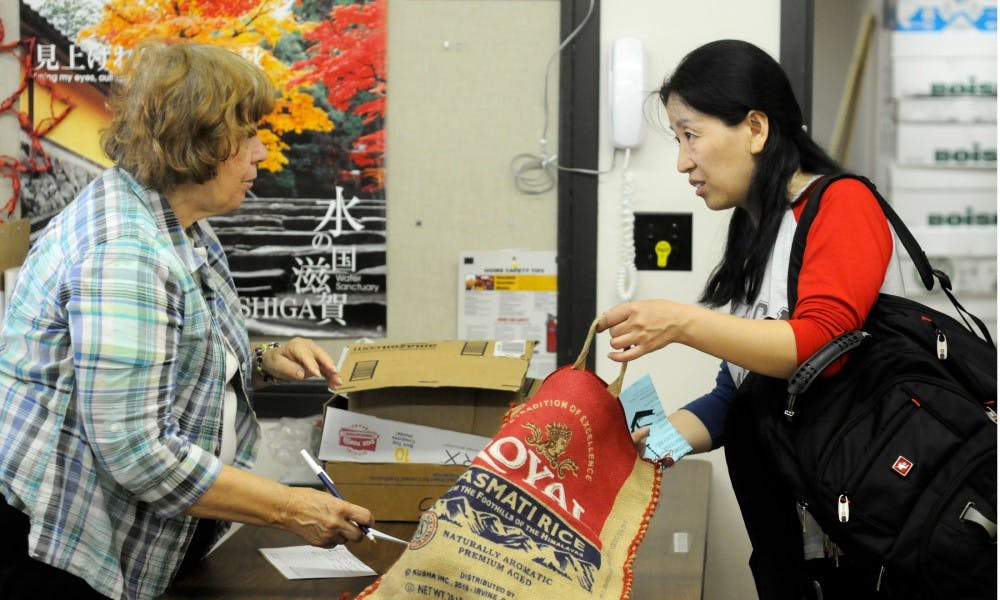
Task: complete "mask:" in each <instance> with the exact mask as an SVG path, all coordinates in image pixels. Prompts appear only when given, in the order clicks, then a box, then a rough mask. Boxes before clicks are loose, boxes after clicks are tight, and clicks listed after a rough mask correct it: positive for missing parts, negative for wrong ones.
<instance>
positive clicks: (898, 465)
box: [892, 456, 913, 477]
mask: <svg viewBox="0 0 1000 600" xmlns="http://www.w3.org/2000/svg"><path fill="white" fill-rule="evenodd" d="M911 469H913V462H911V461H910V459H908V458H906V457H905V456H900V457H899V458H897V459H896V462H895V463H894V464H893V465H892V470H893V471H895V472H897V473H899V474H900V475H902V476H903V477H906V476H907V475H909V474H910V470H911Z"/></svg>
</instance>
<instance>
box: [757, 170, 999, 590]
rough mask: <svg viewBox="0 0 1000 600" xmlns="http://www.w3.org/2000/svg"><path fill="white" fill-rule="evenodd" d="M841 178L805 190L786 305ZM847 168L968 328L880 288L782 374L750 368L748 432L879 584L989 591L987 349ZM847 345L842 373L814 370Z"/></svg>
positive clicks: (992, 369) (993, 585)
mask: <svg viewBox="0 0 1000 600" xmlns="http://www.w3.org/2000/svg"><path fill="white" fill-rule="evenodd" d="M847 176H848V175H838V176H831V177H827V178H825V180H824V181H821V182H819V183H818V184H817V185H814V186H813V188H814V190H813V191H812V193H811V194H810V196H809V200H808V203H807V205H806V207H805V209H804V211H803V214H802V215H801V217H800V219H799V223H798V225H797V227H796V232H795V239H794V242H793V247H792V258H791V262H790V265H789V278H788V279H789V281H788V288H789V294H788V296H789V306H790V307H792V306H794V302H795V300H796V298H797V283H798V271H799V268H800V267H801V264H802V255H803V251H804V248H805V240H806V234H807V233H808V230H809V226H810V224H811V222H812V220H813V218H814V217H815V215H816V213H817V212H818V210H819V204H820V198H821V197H822V195H823V191H824V190H825V189H826V187H827V186H828V185H830V184H831V183H833V182H834V181H836V180H838V179H840V178H842V177H847ZM850 177H855V178H856V179H859V180H861V181H862V182H864V183H865V184H866V185H867V186H868V187H869V188H870V189H871V191H872V193H873V194H874V195H875V197H876V198H877V199H878V201H879V204H880V205H881V206H882V209H883V211H884V212H885V214H886V217H887V218H888V220H889V222H890V223H891V224H892V226H893V229H894V230H895V232H896V235H897V237H899V239H900V241H901V242H902V243H903V245H904V247H905V248H906V250H907V252H908V253H909V255H910V257H911V258H912V259H913V262H914V264H915V265H916V268H917V271H918V273H919V274H920V276H921V279H922V282H923V284H924V286H925V287H926V288H927V289H928V290H930V289H931V288H932V287H933V285H934V280H935V279H937V280H938V281H939V283H940V285H941V287H942V289H943V290H944V291H945V293H946V294H947V295H948V297H949V299H950V300H951V302H952V303H953V304H954V305H955V307H956V310H958V312H959V315H960V316H961V317H962V318H963V320H966V323H965V324H963V323H961V322H959V321H957V320H956V319H954V318H952V317H950V316H948V315H946V314H943V313H941V312H938V311H936V310H933V309H931V308H929V307H927V306H924V305H922V304H920V303H918V302H914V301H912V300H909V299H906V298H901V297H897V296H892V295H888V294H881V295H880V296H879V298H878V301H877V302H876V303H875V306H874V307H873V309H872V310H871V312H870V313H869V315H868V318H867V320H866V321H865V323H864V326H863V329H862V330H860V331H852V332H848V333H845V334H843V335H841V336H839V337H837V338H835V339H834V340H832V341H831V342H829V343H828V344H827V345H826V346H824V347H823V348H821V349H820V350H819V351H817V352H816V353H815V354H814V355H813V356H812V357H811V358H809V359H808V360H807V361H805V362H804V363H803V364H802V365H800V367H799V368H798V370H797V371H796V372H795V373H794V374H793V376H792V377H791V378H789V379H788V380H787V381H785V380H778V379H773V378H767V377H763V376H760V375H755V374H751V375H750V377H751V378H754V379H755V381H753V382H750V385H751V386H752V390H753V392H752V393H753V398H754V400H753V402H754V408H753V410H754V412H755V414H756V417H757V419H758V423H759V427H760V429H759V434H760V435H761V437H762V439H763V440H764V443H765V445H766V446H767V447H768V448H769V450H770V451H771V452H772V453H773V455H774V456H773V458H774V460H775V461H776V464H777V466H778V469H779V471H780V473H781V474H782V475H783V477H784V478H785V479H786V480H787V482H788V483H789V484H790V486H791V488H792V490H793V492H794V494H795V495H796V496H797V498H798V499H799V500H800V502H802V503H803V504H804V505H805V506H807V507H808V510H809V512H810V514H812V516H813V517H815V519H816V520H817V522H818V523H819V524H820V526H821V527H822V528H823V530H824V531H825V532H826V533H827V534H828V535H829V536H830V537H831V539H832V540H833V541H834V542H836V543H837V544H838V545H839V546H840V547H841V548H842V549H843V550H844V552H845V553H847V554H850V553H851V552H860V553H862V554H863V555H865V556H869V557H874V558H875V560H877V561H879V562H880V563H881V565H882V570H881V574H880V576H879V579H878V582H877V583H876V584H875V585H876V586H879V587H880V588H881V589H883V590H885V591H887V592H889V593H890V594H892V596H894V597H903V598H942V599H948V600H952V599H958V598H961V599H976V598H996V597H997V596H996V590H997V580H996V575H997V562H996V559H997V555H996V550H997V546H996V539H997V537H996V536H997V529H996V491H997V477H996V461H997V453H996V443H997V429H996V413H995V412H994V408H995V403H996V390H997V381H996V370H997V352H996V346H995V345H994V343H993V340H992V339H991V337H990V335H989V331H988V329H987V328H986V326H985V325H984V324H983V322H982V321H981V320H980V319H978V318H976V317H975V316H974V315H971V313H969V312H968V311H966V310H965V309H964V308H963V307H962V306H961V305H960V304H959V303H958V301H957V300H956V299H955V297H954V295H953V294H952V292H951V284H950V281H949V280H948V278H947V276H946V275H945V274H944V273H942V272H940V271H936V270H934V269H932V267H931V265H930V263H929V262H928V260H927V257H926V256H925V255H924V253H923V251H922V250H921V249H920V246H919V245H918V244H917V242H916V240H915V239H914V238H913V236H912V234H911V233H910V232H909V230H907V229H906V227H905V225H903V223H902V221H901V220H900V219H899V217H898V216H897V215H896V213H895V212H894V211H893V210H892V208H891V207H890V206H889V204H888V203H887V202H886V201H885V199H884V198H882V196H881V195H880V194H879V193H878V191H877V190H876V189H875V186H874V185H873V184H872V183H871V182H870V181H868V180H867V179H864V178H861V177H856V176H853V175H850ZM967 319H971V320H972V321H974V322H975V324H976V326H977V327H978V329H979V330H980V332H981V336H980V335H977V333H976V332H975V331H974V329H973V328H972V326H971V325H970V324H969V323H968V321H967ZM845 353H848V357H847V359H846V362H845V363H844V365H843V369H842V370H841V371H840V372H838V373H837V374H836V375H833V376H831V377H819V374H820V373H822V372H823V371H824V370H825V369H826V367H827V366H829V365H830V364H831V363H832V362H833V361H835V360H837V359H838V358H839V357H841V356H842V355H844V354H845Z"/></svg>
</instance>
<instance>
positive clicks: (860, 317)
mask: <svg viewBox="0 0 1000 600" xmlns="http://www.w3.org/2000/svg"><path fill="white" fill-rule="evenodd" d="M816 179H818V178H814V179H813V180H812V181H810V182H809V183H808V184H807V185H806V186H805V188H803V189H802V190H800V191H799V194H797V195H796V197H795V198H794V199H792V200H791V201H790V202H789V205H788V210H787V211H786V212H785V216H784V218H783V220H782V222H781V227H780V228H779V230H778V235H777V237H776V239H775V242H774V248H773V249H772V251H771V259H770V261H769V262H768V265H767V268H766V269H765V271H764V278H763V281H762V282H761V288H760V293H759V294H758V296H757V299H756V300H755V301H754V303H753V304H751V305H747V304H742V303H739V304H735V303H734V306H733V307H732V309H731V312H732V314H734V315H737V316H740V317H744V318H748V319H767V318H771V319H783V320H787V321H788V324H789V325H791V327H792V331H793V333H794V335H795V345H796V352H797V354H798V362H799V363H802V361H804V360H805V359H807V358H809V356H811V355H812V354H813V353H814V352H816V350H818V349H819V348H820V347H822V346H823V345H824V344H826V343H827V342H828V341H830V340H831V339H833V338H834V337H836V336H837V335H840V334H841V333H843V332H845V331H850V330H853V329H859V328H860V327H861V325H862V324H863V323H864V321H865V318H866V317H867V316H868V312H869V311H870V310H871V308H872V306H873V305H874V304H875V300H876V299H877V298H878V294H879V292H886V293H890V294H896V295H903V278H902V274H901V270H900V267H899V261H898V258H897V256H896V252H895V243H894V236H893V234H892V229H891V227H890V226H889V222H888V221H887V220H886V218H885V215H884V214H883V212H882V209H881V207H879V205H878V201H877V200H876V199H875V197H874V196H873V195H872V193H871V191H870V190H869V189H868V188H867V186H865V184H864V183H862V182H860V181H857V180H855V179H841V180H838V181H836V182H834V183H833V184H831V185H830V186H828V187H827V189H826V190H825V192H824V194H823V199H822V203H821V205H820V210H819V213H818V214H817V215H816V218H815V220H814V221H813V223H812V226H811V227H810V229H809V235H808V236H807V238H806V247H805V254H804V255H803V257H802V267H801V269H800V270H799V286H798V292H799V298H798V302H797V304H796V306H795V311H794V313H793V314H792V315H791V317H789V310H788V287H787V286H788V263H789V260H790V257H791V250H792V239H793V237H794V236H795V226H796V224H797V223H798V219H799V216H800V215H801V214H802V211H803V209H804V208H805V204H806V202H805V200H806V198H807V195H806V194H804V192H805V191H806V190H808V189H809V187H810V186H811V185H812V184H813V183H814V182H815V181H816ZM746 374H747V370H746V369H744V368H743V367H740V366H737V365H734V364H729V363H726V362H723V364H722V368H721V369H720V371H719V374H718V376H717V378H716V388H715V389H714V390H712V392H710V393H709V394H706V395H705V396H702V397H701V398H698V399H696V400H694V401H692V402H690V403H688V405H687V406H685V407H684V408H685V409H687V410H689V411H691V412H693V413H694V414H695V415H696V416H697V417H698V418H699V419H700V420H701V421H702V423H704V424H705V427H706V428H707V429H708V431H709V433H710V434H711V436H712V440H713V445H715V446H718V443H719V441H720V438H721V435H722V428H723V424H724V422H725V415H726V409H727V408H728V405H729V401H730V400H731V399H732V398H733V396H734V395H735V392H736V388H738V387H739V385H740V383H742V381H743V379H744V378H745V377H746Z"/></svg>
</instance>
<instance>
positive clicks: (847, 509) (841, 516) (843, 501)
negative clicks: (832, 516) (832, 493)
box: [837, 494, 851, 523]
mask: <svg viewBox="0 0 1000 600" xmlns="http://www.w3.org/2000/svg"><path fill="white" fill-rule="evenodd" d="M837 518H838V520H840V522H841V523H846V522H847V521H849V520H850V518H851V501H850V500H849V499H848V498H847V494H841V495H840V498H837Z"/></svg>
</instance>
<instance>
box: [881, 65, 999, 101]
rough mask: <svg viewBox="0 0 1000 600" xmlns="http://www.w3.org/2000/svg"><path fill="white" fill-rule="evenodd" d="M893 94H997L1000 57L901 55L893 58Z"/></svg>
mask: <svg viewBox="0 0 1000 600" xmlns="http://www.w3.org/2000/svg"><path fill="white" fill-rule="evenodd" d="M892 96H893V98H896V99H900V98H925V97H935V98H936V97H944V98H955V97H967V96H972V97H982V98H992V99H993V100H994V101H995V100H996V97H997V57H996V54H995V53H994V54H992V55H986V56H940V55H934V56H898V57H896V58H894V59H893V61H892Z"/></svg>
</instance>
